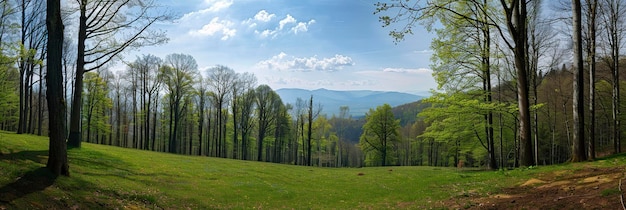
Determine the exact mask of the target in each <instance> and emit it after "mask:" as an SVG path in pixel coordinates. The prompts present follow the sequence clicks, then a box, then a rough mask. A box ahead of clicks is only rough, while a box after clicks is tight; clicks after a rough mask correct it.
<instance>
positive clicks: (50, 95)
mask: <svg viewBox="0 0 626 210" xmlns="http://www.w3.org/2000/svg"><path fill="white" fill-rule="evenodd" d="M46 3H47V4H46V5H47V9H46V26H47V29H48V44H47V46H48V58H47V61H46V64H47V66H48V75H47V76H46V85H47V89H46V97H47V99H48V108H49V110H50V111H49V112H48V116H49V118H48V121H49V124H50V144H49V149H48V163H47V164H46V167H47V168H48V169H50V171H52V173H54V174H56V175H65V176H69V175H70V170H69V165H68V161H67V146H66V143H65V133H66V129H65V128H66V126H65V94H63V70H62V68H61V66H62V63H61V57H62V52H63V21H62V20H61V1H60V0H47V1H46Z"/></svg>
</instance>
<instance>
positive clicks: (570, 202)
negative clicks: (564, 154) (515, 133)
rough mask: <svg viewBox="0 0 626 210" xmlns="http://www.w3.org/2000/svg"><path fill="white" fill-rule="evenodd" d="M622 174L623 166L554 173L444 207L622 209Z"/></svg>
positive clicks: (451, 201) (625, 180)
mask: <svg viewBox="0 0 626 210" xmlns="http://www.w3.org/2000/svg"><path fill="white" fill-rule="evenodd" d="M625 173H626V171H625V167H624V166H621V167H614V168H597V167H586V168H583V169H578V170H572V171H557V172H552V173H548V174H541V175H540V176H538V177H536V178H532V179H529V180H528V181H526V182H524V183H522V184H520V185H518V186H515V187H511V188H505V189H502V191H501V192H500V193H498V194H496V195H491V196H488V197H480V196H478V195H474V196H469V197H458V198H454V199H450V200H448V201H446V202H444V205H445V207H447V208H451V209H622V204H621V201H620V196H621V194H622V193H623V191H621V190H620V189H619V183H620V180H622V179H624V180H622V182H626V179H625ZM622 184H623V185H626V183H622Z"/></svg>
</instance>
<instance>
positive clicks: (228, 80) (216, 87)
mask: <svg viewBox="0 0 626 210" xmlns="http://www.w3.org/2000/svg"><path fill="white" fill-rule="evenodd" d="M207 73H208V75H209V76H208V78H207V79H208V83H209V86H210V87H211V89H212V92H213V94H212V96H213V102H214V103H215V104H214V105H215V109H216V110H215V114H216V118H215V119H216V120H217V122H216V124H217V127H216V128H215V129H217V135H216V136H215V137H216V138H217V139H216V141H215V142H217V145H216V146H217V148H218V150H217V156H219V157H226V122H225V121H226V119H225V118H226V117H227V115H226V116H225V115H224V113H227V108H225V106H227V104H228V100H229V99H230V94H232V86H233V85H234V82H235V80H236V76H237V74H236V73H235V71H234V70H232V69H231V68H228V67H226V66H221V65H218V66H216V67H213V68H210V69H209V70H207Z"/></svg>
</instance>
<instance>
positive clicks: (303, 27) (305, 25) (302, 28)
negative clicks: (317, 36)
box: [291, 20, 315, 34]
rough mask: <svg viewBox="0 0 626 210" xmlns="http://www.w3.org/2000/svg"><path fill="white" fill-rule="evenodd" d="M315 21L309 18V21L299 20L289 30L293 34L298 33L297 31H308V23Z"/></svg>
mask: <svg viewBox="0 0 626 210" xmlns="http://www.w3.org/2000/svg"><path fill="white" fill-rule="evenodd" d="M313 23H315V20H310V21H309V22H306V23H305V22H299V23H298V24H297V25H296V26H294V27H293V28H291V31H292V32H293V33H294V34H298V32H307V31H309V25H311V24H313Z"/></svg>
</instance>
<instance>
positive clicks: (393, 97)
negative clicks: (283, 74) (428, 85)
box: [276, 88, 423, 117]
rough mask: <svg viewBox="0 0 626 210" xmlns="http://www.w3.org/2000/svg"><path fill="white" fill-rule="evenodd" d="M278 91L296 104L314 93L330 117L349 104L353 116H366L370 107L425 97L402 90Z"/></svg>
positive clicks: (287, 89) (282, 97)
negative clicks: (298, 100) (401, 91)
mask: <svg viewBox="0 0 626 210" xmlns="http://www.w3.org/2000/svg"><path fill="white" fill-rule="evenodd" d="M276 93H278V95H279V96H280V98H281V99H282V101H283V103H290V104H295V103H296V100H297V99H298V98H300V99H302V100H304V101H308V100H309V98H310V97H311V95H312V96H313V103H314V104H315V105H317V104H321V105H322V111H321V113H322V114H327V115H328V116H329V117H330V116H332V115H333V114H334V115H338V114H339V107H341V106H348V107H349V108H350V115H352V116H353V117H361V116H364V115H365V113H366V112H367V111H369V109H370V108H376V107H377V106H380V105H383V104H385V103H387V104H389V105H391V106H392V107H395V106H399V105H402V104H407V103H411V102H415V101H418V100H420V99H422V98H423V97H422V96H418V95H413V94H409V93H400V92H384V91H371V90H357V91H338V90H327V89H323V88H322V89H317V90H304V89H297V88H284V89H278V90H276Z"/></svg>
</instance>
